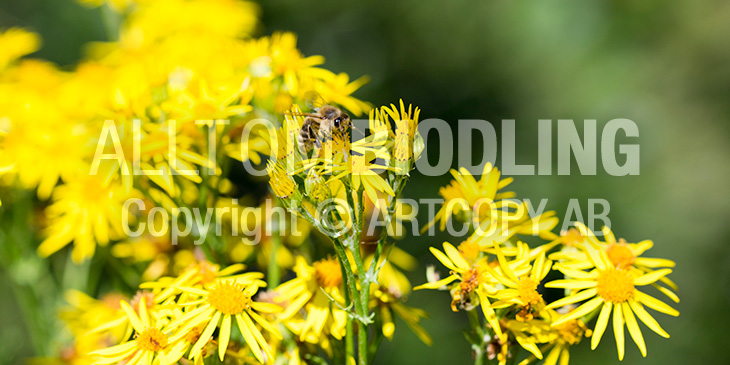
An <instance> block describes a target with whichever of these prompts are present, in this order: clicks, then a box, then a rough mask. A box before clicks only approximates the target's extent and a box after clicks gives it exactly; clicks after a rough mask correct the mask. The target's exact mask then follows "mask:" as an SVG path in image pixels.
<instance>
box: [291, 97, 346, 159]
mask: <svg viewBox="0 0 730 365" xmlns="http://www.w3.org/2000/svg"><path fill="white" fill-rule="evenodd" d="M320 105H321V106H319V107H314V110H315V113H296V114H292V115H300V116H304V117H306V118H304V123H303V124H302V129H301V130H300V131H299V136H298V142H299V150H300V151H302V152H303V153H308V152H309V151H311V150H312V148H314V147H317V148H318V149H319V148H321V147H322V144H323V143H324V142H327V141H329V140H331V139H332V136H333V135H339V136H345V135H346V133H348V128H350V127H351V126H352V121H351V120H350V116H349V115H348V114H347V113H345V112H343V111H342V110H340V108H338V107H336V106H332V105H329V104H325V103H324V102H322V101H320Z"/></svg>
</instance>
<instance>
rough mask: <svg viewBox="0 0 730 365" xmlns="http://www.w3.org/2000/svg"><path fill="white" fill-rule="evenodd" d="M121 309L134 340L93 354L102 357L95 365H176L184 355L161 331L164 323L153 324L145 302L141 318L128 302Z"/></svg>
mask: <svg viewBox="0 0 730 365" xmlns="http://www.w3.org/2000/svg"><path fill="white" fill-rule="evenodd" d="M121 307H122V310H123V311H124V312H125V314H126V315H127V318H128V319H129V322H130V323H131V324H132V327H133V328H134V331H135V335H134V339H133V340H131V341H128V342H125V343H123V344H121V345H117V346H112V347H109V348H106V349H103V350H97V351H94V352H92V353H91V354H92V355H98V356H99V357H100V358H99V359H98V360H97V361H96V362H95V364H99V365H103V364H117V363H122V362H124V363H125V364H127V365H153V364H155V365H158V364H159V365H169V364H174V363H176V362H177V361H178V360H179V359H180V357H182V352H181V351H179V350H178V348H177V346H175V341H172V340H170V338H169V333H168V332H166V331H163V330H162V326H163V325H164V322H161V321H158V323H151V321H150V317H149V314H148V313H147V306H146V305H145V304H144V301H140V303H139V305H138V311H139V316H138V315H137V313H135V312H134V310H133V309H132V308H131V307H130V306H129V304H127V303H126V302H124V301H122V302H121Z"/></svg>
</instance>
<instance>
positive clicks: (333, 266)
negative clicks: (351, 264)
mask: <svg viewBox="0 0 730 365" xmlns="http://www.w3.org/2000/svg"><path fill="white" fill-rule="evenodd" d="M312 266H313V267H314V278H315V279H316V280H317V284H319V286H321V287H323V288H335V287H338V286H340V284H341V283H342V271H340V264H339V263H338V262H337V260H335V259H334V258H327V259H324V260H320V261H317V262H315V263H314V264H312Z"/></svg>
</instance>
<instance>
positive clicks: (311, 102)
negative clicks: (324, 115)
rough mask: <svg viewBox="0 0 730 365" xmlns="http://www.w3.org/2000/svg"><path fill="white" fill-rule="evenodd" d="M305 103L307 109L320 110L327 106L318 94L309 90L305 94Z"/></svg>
mask: <svg viewBox="0 0 730 365" xmlns="http://www.w3.org/2000/svg"><path fill="white" fill-rule="evenodd" d="M304 103H305V104H306V105H307V108H310V109H314V110H318V109H319V108H320V107H322V105H326V104H327V101H326V100H324V98H323V97H322V95H319V93H318V92H316V91H314V90H309V91H307V92H305V93H304Z"/></svg>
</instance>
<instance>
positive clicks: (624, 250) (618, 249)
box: [606, 242, 636, 267]
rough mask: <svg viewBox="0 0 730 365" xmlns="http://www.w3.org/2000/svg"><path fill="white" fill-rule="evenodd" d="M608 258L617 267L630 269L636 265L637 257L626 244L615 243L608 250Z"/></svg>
mask: <svg viewBox="0 0 730 365" xmlns="http://www.w3.org/2000/svg"><path fill="white" fill-rule="evenodd" d="M606 254H608V258H609V259H610V260H611V262H613V264H614V266H616V267H629V266H631V265H633V264H634V260H635V259H636V256H634V253H633V252H631V249H629V245H627V244H626V243H624V242H619V243H614V244H612V245H610V246H608V248H606Z"/></svg>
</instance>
